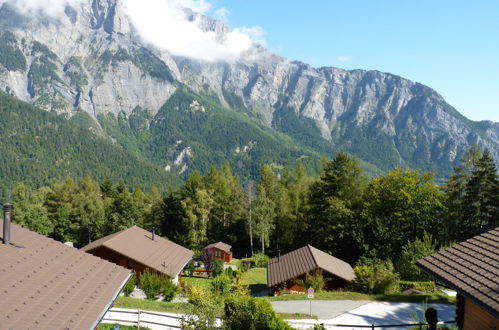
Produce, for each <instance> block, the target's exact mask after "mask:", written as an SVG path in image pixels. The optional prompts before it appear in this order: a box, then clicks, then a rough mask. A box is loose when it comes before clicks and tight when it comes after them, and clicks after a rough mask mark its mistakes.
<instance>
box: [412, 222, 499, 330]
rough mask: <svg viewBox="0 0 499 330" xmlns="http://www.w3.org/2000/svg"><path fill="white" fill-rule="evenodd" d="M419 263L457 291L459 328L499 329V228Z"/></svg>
mask: <svg viewBox="0 0 499 330" xmlns="http://www.w3.org/2000/svg"><path fill="white" fill-rule="evenodd" d="M417 265H418V266H419V267H421V268H422V269H423V270H424V271H425V272H427V273H428V274H430V275H431V276H432V277H433V278H435V280H437V281H438V282H440V283H442V284H444V285H445V286H447V287H449V288H451V289H453V290H455V291H456V292H457V303H456V324H457V326H458V327H459V328H460V329H465V330H467V329H473V330H481V329H484V330H489V329H499V227H498V228H496V229H494V230H491V231H488V232H486V233H484V234H481V235H478V236H475V237H473V238H471V239H469V240H466V241H464V242H462V243H459V244H456V245H454V246H452V247H450V248H448V249H445V250H443V251H440V252H437V253H434V254H432V255H430V256H428V257H425V258H423V259H420V260H418V262H417Z"/></svg>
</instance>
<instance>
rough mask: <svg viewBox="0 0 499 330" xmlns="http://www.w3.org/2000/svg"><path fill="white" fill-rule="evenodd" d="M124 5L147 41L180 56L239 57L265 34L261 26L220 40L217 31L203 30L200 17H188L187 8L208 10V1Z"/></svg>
mask: <svg viewBox="0 0 499 330" xmlns="http://www.w3.org/2000/svg"><path fill="white" fill-rule="evenodd" d="M124 4H125V8H126V12H127V14H128V16H129V17H130V18H131V21H132V22H133V24H134V25H135V27H136V29H137V30H138V32H139V33H140V35H141V36H142V37H143V39H144V40H146V41H147V42H150V43H152V44H154V45H156V46H157V47H160V48H163V49H167V50H168V51H170V52H171V53H173V54H175V55H179V56H186V57H191V58H196V59H200V60H205V61H231V60H235V59H237V58H238V57H239V56H240V55H241V54H242V53H244V52H245V51H247V50H249V49H250V48H251V46H252V44H253V40H259V39H262V36H263V34H264V32H263V29H261V28H251V29H247V28H243V29H233V30H232V31H231V32H228V33H226V34H225V35H224V38H223V39H222V40H220V36H219V35H217V34H216V33H215V32H212V31H203V30H202V29H201V28H200V27H199V23H200V22H199V21H198V20H194V21H190V20H188V18H187V17H186V14H185V12H184V11H183V8H184V7H188V8H191V9H192V10H194V11H197V12H200V13H206V12H207V11H208V10H209V9H210V8H211V5H210V3H208V2H206V1H204V0H142V1H140V2H139V1H137V0H124ZM253 38H255V39H253Z"/></svg>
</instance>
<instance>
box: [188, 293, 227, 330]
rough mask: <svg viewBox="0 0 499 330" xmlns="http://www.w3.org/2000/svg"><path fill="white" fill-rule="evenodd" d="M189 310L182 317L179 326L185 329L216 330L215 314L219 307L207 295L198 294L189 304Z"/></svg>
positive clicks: (217, 312)
mask: <svg viewBox="0 0 499 330" xmlns="http://www.w3.org/2000/svg"><path fill="white" fill-rule="evenodd" d="M189 308H190V310H189V313H187V315H185V316H184V317H183V318H182V321H181V327H182V329H185V330H216V329H219V328H218V327H217V319H216V318H217V315H218V314H219V313H220V309H221V307H220V306H219V305H218V304H217V303H216V301H215V300H213V299H211V297H210V296H209V295H205V296H202V297H201V296H200V297H199V299H197V300H196V302H195V303H192V305H190V306H189Z"/></svg>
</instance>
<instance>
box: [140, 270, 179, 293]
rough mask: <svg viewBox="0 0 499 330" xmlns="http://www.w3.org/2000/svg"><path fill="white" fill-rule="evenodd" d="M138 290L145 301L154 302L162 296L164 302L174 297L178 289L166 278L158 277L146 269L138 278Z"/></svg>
mask: <svg viewBox="0 0 499 330" xmlns="http://www.w3.org/2000/svg"><path fill="white" fill-rule="evenodd" d="M139 288H141V289H142V290H143V291H144V293H145V295H146V297H147V299H150V300H155V299H157V298H158V297H159V295H160V294H163V296H164V297H165V298H164V299H165V300H166V301H170V300H172V299H173V297H175V295H176V294H177V291H178V287H177V286H176V285H175V284H174V283H173V282H172V280H171V279H169V278H167V277H166V276H162V275H158V274H156V273H153V272H151V271H150V270H148V269H146V270H145V271H144V272H143V273H141V274H140V277H139Z"/></svg>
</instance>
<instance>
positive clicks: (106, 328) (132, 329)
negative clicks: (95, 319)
mask: <svg viewBox="0 0 499 330" xmlns="http://www.w3.org/2000/svg"><path fill="white" fill-rule="evenodd" d="M113 327H117V328H115V329H120V330H150V329H151V328H147V327H143V326H141V327H140V328H137V326H131V325H122V324H117V323H113V324H110V323H100V324H99V326H98V329H99V330H111V329H112V328H113ZM118 327H119V328H118Z"/></svg>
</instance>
